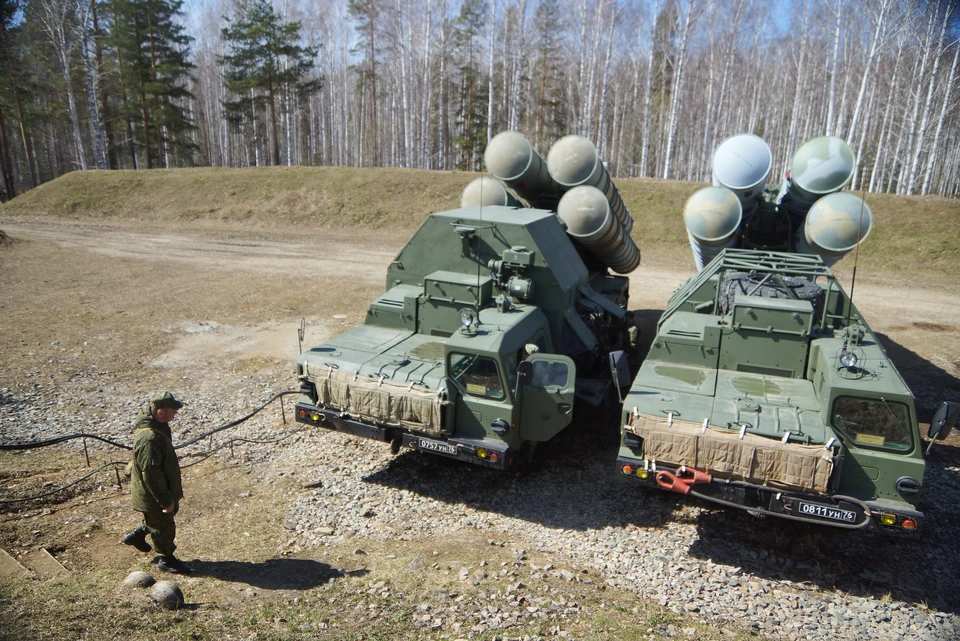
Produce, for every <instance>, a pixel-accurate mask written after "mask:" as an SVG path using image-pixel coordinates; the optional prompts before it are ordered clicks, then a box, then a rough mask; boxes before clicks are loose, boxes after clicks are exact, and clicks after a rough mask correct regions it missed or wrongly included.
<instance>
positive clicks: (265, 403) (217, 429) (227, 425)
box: [174, 390, 300, 450]
mask: <svg viewBox="0 0 960 641" xmlns="http://www.w3.org/2000/svg"><path fill="white" fill-rule="evenodd" d="M299 393H300V390H287V391H286V392H280V393H279V394H275V395H274V396H272V397H270V398H269V399H268V400H267V401H266V402H264V403H263V405H261V406H260V407H258V408H257V409H255V410H253V411H252V412H250V413H249V414H247V415H246V416H242V417H240V418H238V419H237V420H235V421H231V422H230V423H227V424H226V425H221V426H220V427H216V428H214V429H212V430H210V431H209V432H207V433H206V434H201V435H200V436H197V437H196V438H192V439H190V440H189V441H186V442H184V443H181V444H180V445H177V446H175V447H174V449H176V450H179V449H180V448H182V447H186V446H188V445H193V444H194V443H196V442H197V441H202V440H203V439H205V438H208V437H210V436H212V435H214V434H216V433H217V432H222V431H223V430H226V429H229V428H231V427H234V426H236V425H239V424H240V423H243V422H244V421H246V420H249V419H251V418H252V417H253V416H254V415H256V414H257V413H259V412H260V411H261V410H263V408H265V407H266V406H267V405H269V404H270V403H272V402H274V401H275V400H277V399H278V398H281V397H283V396H289V395H290V394H299Z"/></svg>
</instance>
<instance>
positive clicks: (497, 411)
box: [296, 132, 640, 468]
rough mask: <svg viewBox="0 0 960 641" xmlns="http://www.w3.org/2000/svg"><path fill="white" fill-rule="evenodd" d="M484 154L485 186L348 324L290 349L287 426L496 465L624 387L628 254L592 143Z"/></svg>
mask: <svg viewBox="0 0 960 641" xmlns="http://www.w3.org/2000/svg"><path fill="white" fill-rule="evenodd" d="M485 160H486V163H487V166H488V168H489V169H490V172H491V173H492V174H493V175H494V177H495V179H494V178H482V179H478V181H475V182H474V183H471V185H469V186H468V187H467V188H466V189H465V190H464V194H463V196H462V199H461V205H462V206H461V207H460V208H458V209H452V210H450V211H443V212H438V213H434V214H431V215H429V216H427V218H426V220H424V221H423V223H422V224H421V225H420V227H419V229H417V231H416V232H415V233H414V234H413V236H412V237H411V238H410V239H409V240H408V241H407V243H406V245H405V246H404V247H403V249H401V250H400V252H399V253H398V254H397V256H396V258H395V259H394V260H393V261H392V262H391V264H390V265H389V267H388V268H387V275H386V287H385V291H384V293H383V294H382V295H380V297H378V298H377V299H376V300H375V301H373V302H372V303H371V304H370V307H369V310H368V312H367V315H366V318H365V320H364V322H363V324H362V325H360V326H358V327H355V328H353V329H351V330H349V331H348V332H346V333H345V334H342V335H340V336H337V337H336V338H333V339H331V340H329V341H328V342H326V343H324V344H322V345H319V346H317V347H314V348H312V349H309V350H307V351H305V352H303V353H302V354H301V355H300V357H299V359H298V361H297V374H298V378H299V381H300V390H301V393H302V394H301V396H300V397H299V399H298V402H297V404H296V420H297V421H299V422H301V423H305V424H309V425H314V426H318V427H323V428H327V429H330V430H336V431H340V432H344V433H348V434H353V435H356V436H362V437H366V438H371V439H374V440H377V441H383V442H385V443H389V444H390V445H391V446H392V448H393V450H394V451H395V452H397V451H399V450H400V449H401V448H411V449H414V450H418V451H420V452H425V453H429V454H435V455H440V456H444V457H449V458H454V459H459V460H463V461H468V462H471V463H476V464H479V465H484V466H490V467H494V468H506V467H508V466H510V465H511V463H512V462H514V460H516V458H517V456H518V454H519V453H520V452H522V451H530V450H531V449H532V448H533V447H534V446H535V445H536V444H538V443H542V442H545V441H548V440H550V439H551V438H552V437H553V436H554V435H556V434H557V433H558V432H560V431H561V430H563V429H564V428H565V427H567V426H568V425H569V424H570V422H571V419H572V416H573V409H574V406H575V403H583V402H588V403H593V404H600V403H602V402H603V401H604V399H605V398H607V396H608V395H610V394H612V392H611V387H612V386H613V385H619V386H621V387H626V386H627V385H629V383H630V377H629V370H628V369H627V364H626V358H625V355H624V352H623V351H622V350H620V349H619V347H621V346H622V343H623V340H622V339H623V335H624V332H625V327H624V317H625V311H626V308H627V297H628V284H629V281H628V279H627V277H626V276H624V275H623V274H627V273H629V272H630V271H632V270H633V269H635V268H636V267H637V265H638V263H639V261H640V251H639V249H638V248H637V246H636V245H635V244H634V242H633V240H632V239H631V238H630V228H631V226H632V223H633V220H632V218H631V217H630V213H629V211H628V210H627V208H626V207H625V206H624V205H623V202H622V200H621V199H620V196H619V194H618V192H617V190H616V187H615V186H614V185H613V182H612V181H611V180H610V177H609V175H608V174H607V172H606V170H605V169H604V166H603V163H602V162H601V161H600V158H599V156H598V154H597V151H596V149H595V148H594V146H593V144H592V143H590V142H589V141H588V140H586V139H585V138H582V137H579V136H570V137H567V138H564V139H562V140H560V141H558V142H557V143H556V144H555V145H554V147H553V149H552V150H551V153H550V155H549V156H548V159H547V162H544V160H543V158H542V157H541V156H540V155H539V154H538V153H537V152H536V151H535V150H534V149H533V147H532V146H531V145H530V143H529V142H528V141H527V140H526V139H525V138H524V137H523V136H522V135H521V134H519V133H516V132H504V133H502V134H500V135H498V136H497V137H495V138H494V139H493V140H492V141H491V143H490V145H489V146H488V148H487V151H486V154H485ZM611 269H612V270H613V271H615V272H617V273H616V274H613V273H611V272H610V270H611ZM614 402H615V401H614Z"/></svg>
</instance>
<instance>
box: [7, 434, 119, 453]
mask: <svg viewBox="0 0 960 641" xmlns="http://www.w3.org/2000/svg"><path fill="white" fill-rule="evenodd" d="M75 438H92V439H95V440H97V441H103V442H104V443H106V444H108V445H113V446H114V447H119V448H120V449H124V450H132V449H133V448H132V447H130V446H129V445H124V444H123V443H117V442H116V441H111V440H110V439H108V438H103V437H102V436H95V435H94V434H85V433H83V432H78V433H77V434H68V435H66V436H58V437H57V438H51V439H49V440H46V441H32V442H30V443H12V444H10V445H4V444H0V451H10V450H35V449H39V448H41V447H49V446H51V445H56V444H58V443H65V442H66V441H69V440H71V439H75Z"/></svg>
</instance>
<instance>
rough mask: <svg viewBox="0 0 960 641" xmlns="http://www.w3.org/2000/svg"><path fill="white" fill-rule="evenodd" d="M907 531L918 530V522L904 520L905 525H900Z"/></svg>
mask: <svg viewBox="0 0 960 641" xmlns="http://www.w3.org/2000/svg"><path fill="white" fill-rule="evenodd" d="M900 525H901V526H903V529H905V530H916V529H917V522H916V521H914V520H913V519H903V523H901V524H900Z"/></svg>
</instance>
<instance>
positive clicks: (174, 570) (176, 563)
mask: <svg viewBox="0 0 960 641" xmlns="http://www.w3.org/2000/svg"><path fill="white" fill-rule="evenodd" d="M157 569H158V570H160V571H161V572H170V573H171V574H190V573H191V572H192V570H191V569H190V568H189V567H187V564H186V563H184V562H183V561H181V560H180V559H178V558H177V557H175V556H173V555H172V554H170V555H168V556H161V557H160V560H159V561H157Z"/></svg>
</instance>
